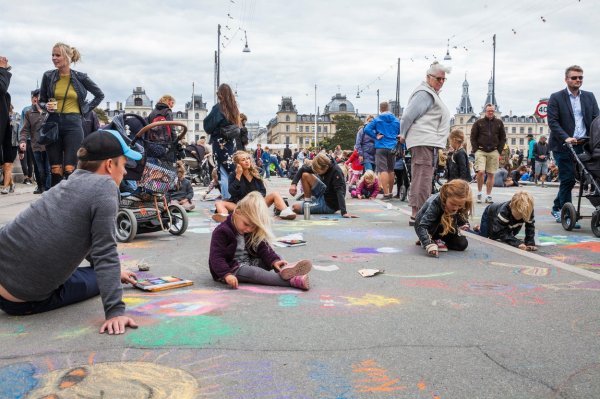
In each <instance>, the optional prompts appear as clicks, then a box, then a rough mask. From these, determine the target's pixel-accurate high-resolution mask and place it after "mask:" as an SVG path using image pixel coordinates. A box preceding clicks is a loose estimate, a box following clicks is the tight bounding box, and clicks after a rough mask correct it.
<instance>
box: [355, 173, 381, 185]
mask: <svg viewBox="0 0 600 399" xmlns="http://www.w3.org/2000/svg"><path fill="white" fill-rule="evenodd" d="M376 178H377V176H375V172H373V171H372V170H367V171H366V172H365V174H364V175H363V176H362V177H361V178H360V181H359V182H358V184H359V185H360V184H361V183H362V182H363V181H365V182H367V184H373V183H374V182H375V179H376ZM369 181H370V182H371V183H368V182H369Z"/></svg>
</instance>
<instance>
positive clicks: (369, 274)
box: [358, 269, 385, 277]
mask: <svg viewBox="0 0 600 399" xmlns="http://www.w3.org/2000/svg"><path fill="white" fill-rule="evenodd" d="M384 271H385V270H383V269H360V270H359V271H358V273H359V274H360V275H361V276H363V277H372V276H375V275H377V274H380V273H383V272H384Z"/></svg>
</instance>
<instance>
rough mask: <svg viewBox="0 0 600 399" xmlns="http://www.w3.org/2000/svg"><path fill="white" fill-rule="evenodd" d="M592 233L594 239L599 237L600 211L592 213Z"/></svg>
mask: <svg viewBox="0 0 600 399" xmlns="http://www.w3.org/2000/svg"><path fill="white" fill-rule="evenodd" d="M592 233H594V235H595V236H596V237H600V210H596V211H594V212H593V213H592Z"/></svg>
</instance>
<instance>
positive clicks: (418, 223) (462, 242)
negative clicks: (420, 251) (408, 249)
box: [415, 179, 473, 257]
mask: <svg viewBox="0 0 600 399" xmlns="http://www.w3.org/2000/svg"><path fill="white" fill-rule="evenodd" d="M472 214H473V195H472V193H471V188H470V187H469V183H467V182H466V181H464V180H462V179H455V180H452V181H450V182H448V183H445V184H444V185H443V186H442V187H441V188H440V192H439V193H437V194H434V195H432V196H430V197H429V199H428V200H427V201H426V202H425V204H423V206H422V207H421V209H420V210H419V212H417V216H416V218H415V231H416V233H417V236H418V237H419V240H418V241H417V245H421V246H422V247H423V248H424V249H425V250H426V251H427V254H428V255H430V256H435V257H437V256H438V253H439V252H446V251H448V249H452V250H455V251H464V250H465V249H467V246H468V245H469V243H468V241H467V238H466V237H465V236H463V235H462V234H461V233H460V230H468V229H469V223H468V221H469V216H471V215H472Z"/></svg>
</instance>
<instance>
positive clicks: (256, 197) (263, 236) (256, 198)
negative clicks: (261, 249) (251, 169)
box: [233, 191, 273, 250]
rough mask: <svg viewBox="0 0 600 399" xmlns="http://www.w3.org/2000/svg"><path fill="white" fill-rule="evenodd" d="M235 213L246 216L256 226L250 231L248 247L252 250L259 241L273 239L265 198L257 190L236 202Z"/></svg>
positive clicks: (267, 241)
mask: <svg viewBox="0 0 600 399" xmlns="http://www.w3.org/2000/svg"><path fill="white" fill-rule="evenodd" d="M236 214H238V215H241V216H244V217H246V218H247V219H248V221H249V222H250V223H252V224H253V225H254V226H255V227H256V229H255V230H254V231H253V232H252V233H250V247H251V248H252V249H253V250H256V249H258V246H259V245H260V243H261V242H266V243H267V244H269V243H270V242H271V241H272V240H273V232H272V231H271V218H270V217H269V209H268V208H267V203H266V202H265V199H264V198H263V196H262V195H261V194H260V193H259V192H258V191H252V192H251V193H249V194H247V195H246V196H245V197H244V198H242V199H241V200H240V202H238V203H237V206H236V208H235V210H234V211H233V217H235V215H236Z"/></svg>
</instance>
